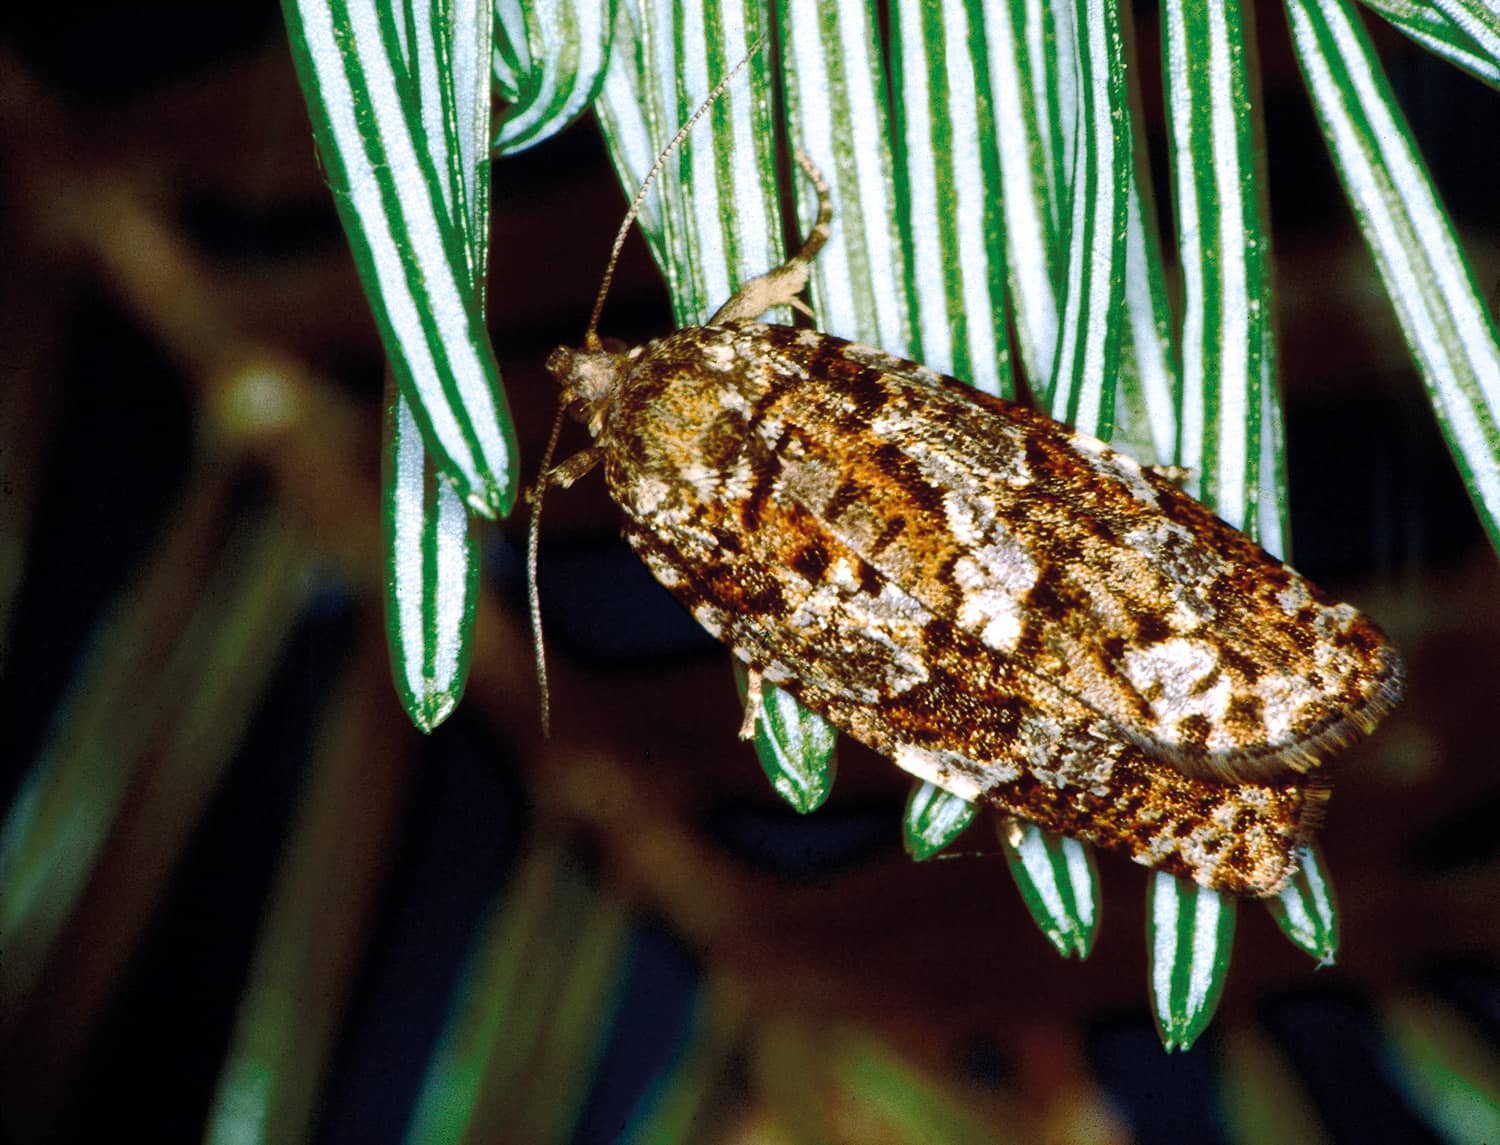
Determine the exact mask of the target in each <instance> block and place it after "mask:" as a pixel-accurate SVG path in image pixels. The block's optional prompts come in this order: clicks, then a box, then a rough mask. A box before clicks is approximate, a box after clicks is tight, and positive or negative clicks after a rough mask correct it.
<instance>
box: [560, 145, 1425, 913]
mask: <svg viewBox="0 0 1500 1145" xmlns="http://www.w3.org/2000/svg"><path fill="white" fill-rule="evenodd" d="M798 162H799V163H800V164H801V165H802V166H803V168H804V170H805V171H806V172H807V174H808V176H809V177H810V178H811V180H812V182H813V184H814V185H815V186H816V187H817V189H818V194H819V215H818V220H817V222H816V224H815V225H814V227H813V228H812V230H811V232H810V233H809V236H808V238H807V240H806V243H805V245H804V246H803V248H802V250H801V251H800V252H799V253H798V254H797V256H796V257H794V258H792V259H790V260H789V261H788V262H787V263H786V264H784V265H783V266H781V267H778V268H776V269H775V270H772V271H771V272H770V273H768V274H766V275H763V276H762V277H760V278H756V279H753V280H751V281H750V282H747V283H745V284H744V285H743V286H742V287H741V288H740V289H739V290H738V291H737V292H736V293H735V294H734V295H733V297H731V298H730V299H729V300H728V301H727V302H726V303H725V304H724V305H723V307H721V308H720V310H719V311H718V312H717V313H716V314H715V315H714V316H713V317H712V318H711V319H710V320H709V322H708V324H707V325H705V326H702V327H698V328H693V329H686V330H679V331H678V332H677V333H675V334H672V335H669V336H668V337H665V338H661V339H658V340H656V341H653V342H649V343H647V344H646V345H644V346H638V347H635V348H633V349H629V350H626V351H624V352H622V353H615V352H611V351H608V350H605V349H604V348H602V345H601V344H600V343H599V340H598V338H597V336H596V335H595V334H594V333H593V325H592V324H591V326H590V333H589V337H588V341H587V348H585V349H583V350H570V349H558V350H556V351H555V352H554V353H553V355H552V357H551V358H550V359H549V361H548V369H549V370H550V371H551V372H552V373H553V374H554V375H555V376H556V378H557V380H558V382H559V383H560V384H561V386H562V402H563V404H564V406H565V408H566V409H567V411H568V412H569V413H570V414H571V415H572V416H573V417H574V418H576V419H577V420H579V421H581V422H582V423H583V424H584V425H585V426H586V427H587V429H588V431H589V433H590V434H591V435H592V438H593V442H592V444H591V445H590V446H588V447H587V448H585V449H584V450H583V451H581V452H579V453H577V454H575V455H574V456H572V457H571V458H569V459H567V460H566V461H564V462H562V463H561V464H559V465H558V466H556V467H555V468H553V469H550V470H548V471H547V472H546V476H545V479H544V484H555V485H559V486H564V487H566V486H568V485H570V484H572V483H573V482H574V481H576V480H577V479H579V478H580V477H582V476H583V475H584V474H586V473H588V472H589V471H590V470H592V469H594V468H595V467H596V466H600V465H602V466H603V469H604V477H605V481H606V482H607V484H608V488H609V493H610V496H611V497H612V498H613V499H614V501H615V503H616V504H617V505H618V506H619V507H620V509H621V510H622V511H623V513H624V534H625V537H626V539H627V540H628V542H629V543H630V545H631V547H632V548H633V549H634V550H635V551H636V552H637V553H638V554H639V555H640V557H641V558H642V560H644V561H645V563H646V564H647V566H648V567H649V568H650V569H651V571H652V573H653V574H654V575H655V576H656V578H657V580H659V581H660V582H661V583H662V584H663V585H665V586H666V587H667V588H668V589H669V590H670V591H671V592H672V593H673V594H674V595H675V596H676V597H677V598H678V599H679V600H680V601H682V603H683V604H684V605H686V606H687V607H688V609H689V610H691V612H692V614H693V615H694V616H695V617H696V618H697V619H698V621H699V622H700V623H701V624H702V625H703V626H704V627H705V628H706V629H708V631H709V632H711V633H712V634H713V635H714V636H716V637H717V638H718V639H720V640H721V641H723V642H724V643H725V644H727V645H728V646H729V647H730V649H731V650H732V651H733V653H734V655H735V656H737V657H738V658H739V659H740V660H741V661H743V662H744V663H745V664H746V665H747V666H748V668H749V672H750V677H751V688H750V698H749V701H748V707H747V712H746V726H745V729H744V730H747V731H750V730H753V728H754V720H755V718H756V713H757V712H758V710H759V685H760V681H761V680H762V679H764V680H767V681H770V682H772V683H774V684H776V685H778V686H780V687H782V688H785V689H787V690H788V691H790V692H791V693H792V694H793V695H795V696H796V697H797V698H798V700H800V701H801V702H802V703H803V704H804V705H806V706H807V707H809V708H811V709H812V710H814V711H816V712H818V713H820V714H821V715H823V716H824V717H825V718H826V719H828V720H829V721H830V722H831V723H832V724H834V725H835V726H837V727H838V728H840V729H842V730H843V731H845V732H846V733H848V734H849V735H851V736H853V737H854V738H855V739H857V740H859V741H860V742H862V743H864V744H867V745H868V746H869V747H871V748H873V749H874V750H876V751H877V752H879V753H881V754H882V755H885V756H887V757H889V758H890V759H891V760H893V761H894V762H895V763H896V764H897V765H898V766H899V767H901V768H903V769H904V770H906V771H908V772H910V773H911V774H913V775H916V776H919V777H921V778H923V779H926V780H930V781H931V782H933V783H934V784H936V785H937V786H939V787H941V788H943V789H944V790H946V791H949V792H952V793H954V794H955V795H958V796H961V797H963V798H965V799H969V800H975V801H980V802H984V803H989V804H991V805H993V806H995V807H997V808H999V809H1001V810H1002V811H1004V812H1006V813H1007V814H1011V815H1016V816H1020V817H1022V818H1025V819H1029V820H1031V821H1033V822H1035V823H1037V824H1038V825H1040V826H1041V827H1043V828H1045V829H1047V830H1049V831H1053V832H1057V833H1060V834H1065V835H1072V836H1076V837H1078V838H1081V839H1085V840H1088V841H1090V842H1092V843H1095V844H1097V845H1099V846H1101V847H1104V848H1105V849H1107V850H1112V851H1117V852H1121V853H1123V854H1125V855H1128V856H1129V857H1130V858H1132V859H1134V860H1135V861H1136V862H1139V863H1142V864H1145V865H1147V866H1150V867H1154V868H1158V869H1161V870H1164V871H1168V872H1170V873H1172V874H1175V875H1181V876H1185V877H1188V878H1191V879H1193V880H1195V881H1197V882H1198V883H1201V884H1202V885H1204V886H1207V887H1212V888H1214V889H1216V890H1221V891H1226V892H1229V893H1232V894H1240V895H1256V896H1263V895H1269V894H1274V893H1275V892H1276V891H1278V890H1279V889H1281V888H1282V887H1283V886H1284V885H1285V884H1286V882H1287V881H1288V880H1289V879H1290V878H1291V876H1292V875H1293V874H1294V873H1295V871H1296V869H1297V852H1298V849H1299V847H1300V846H1301V845H1302V844H1303V843H1304V842H1305V841H1306V838H1307V836H1308V833H1309V832H1310V830H1311V829H1312V828H1313V827H1314V826H1315V825H1316V824H1317V823H1318V821H1319V819H1320V816H1321V814H1322V810H1323V807H1324V804H1325V802H1326V800H1327V798H1328V793H1329V787H1328V782H1327V779H1326V772H1325V770H1324V768H1323V765H1324V764H1325V763H1326V762H1327V760H1328V758H1329V757H1330V756H1331V755H1332V754H1333V753H1334V752H1336V751H1337V750H1338V749H1339V748H1341V747H1344V746H1346V745H1347V744H1349V743H1350V742H1351V741H1352V740H1354V739H1355V738H1357V737H1358V736H1361V735H1364V734H1368V733H1369V732H1370V731H1371V730H1372V729H1373V728H1374V727H1375V725H1376V724H1377V723H1378V722H1379V721H1380V720H1381V718H1382V717H1384V716H1385V714H1386V713H1387V712H1389V711H1390V710H1391V708H1392V707H1393V706H1394V705H1395V704H1396V703H1397V701H1398V700H1399V699H1400V697H1401V692H1402V665H1401V660H1400V658H1399V656H1398V655H1397V653H1396V651H1395V650H1394V648H1393V647H1392V646H1391V644H1390V643H1389V641H1388V640H1387V639H1386V637H1385V636H1384V635H1383V634H1382V633H1381V631H1380V630H1379V629H1378V628H1377V627H1376V626H1375V625H1374V624H1373V623H1372V622H1371V621H1370V620H1368V619H1367V618H1366V617H1364V616H1363V615H1362V614H1360V613H1359V612H1358V611H1357V610H1355V609H1354V608H1353V607H1351V606H1350V605H1347V604H1342V603H1339V602H1337V601H1335V600H1333V599H1331V598H1330V597H1329V596H1327V595H1326V594H1325V593H1323V592H1322V591H1321V590H1319V589H1318V588H1317V587H1315V586H1314V585H1312V584H1310V583H1308V582H1307V581H1306V580H1304V579H1303V578H1302V577H1301V576H1299V575H1298V574H1297V573H1295V572H1293V571H1292V570H1291V569H1289V568H1288V567H1286V566H1285V565H1284V564H1282V563H1281V562H1280V561H1277V560H1276V559H1275V558H1273V557H1271V556H1270V555H1268V554H1267V553H1265V552H1264V551H1263V550H1261V549H1260V548H1259V547H1258V546H1257V545H1255V544H1254V543H1253V542H1252V541H1251V540H1249V539H1248V538H1247V537H1245V536H1244V535H1243V534H1241V533H1239V532H1238V531H1236V530H1235V529H1233V528H1231V527H1230V526H1229V525H1227V524H1226V523H1224V522H1223V521H1221V520H1219V519H1218V518H1217V517H1215V516H1214V515H1213V514H1212V513H1210V512H1209V511H1208V510H1207V509H1206V508H1204V507H1203V506H1202V505H1201V504H1200V503H1199V502H1197V501H1196V500H1194V499H1193V498H1192V497H1190V496H1189V495H1187V494H1186V493H1184V492H1183V491H1182V490H1181V489H1179V488H1178V487H1177V486H1176V485H1175V484H1174V483H1173V482H1171V481H1170V480H1167V479H1166V477H1164V476H1163V475H1161V474H1160V473H1158V472H1157V471H1154V470H1152V469H1149V468H1143V467H1142V466H1140V465H1138V464H1137V463H1136V462H1135V461H1133V460H1131V459H1130V458H1129V457H1126V456H1124V455H1123V454H1120V453H1117V452H1115V451H1114V450H1112V449H1110V448H1109V447H1108V446H1106V445H1104V444H1103V443H1102V442H1099V441H1096V440H1094V439H1092V438H1089V437H1086V436H1084V435H1081V434H1077V433H1074V432H1072V431H1070V430H1069V429H1067V428H1066V427H1064V426H1062V425H1060V424H1058V423H1056V422H1054V421H1052V420H1050V419H1049V418H1047V417H1044V416H1042V415H1041V414H1038V413H1036V412H1034V411H1032V410H1030V409H1028V408H1025V407H1024V406H1021V405H1018V404H1015V403H1011V402H1007V401H1002V400H999V399H996V398H991V397H988V396H986V395H984V394H981V393H978V392H976V391H974V390H973V389H971V388H969V387H967V386H965V385H963V384H962V383H960V382H957V381H955V380H954V379H952V378H947V377H944V376H942V375H940V374H937V373H935V372H934V371H932V370H929V369H927V368H926V367H924V366H921V365H918V364H916V363H913V362H908V361H903V360H901V359H899V358H896V357H893V356H891V355H889V354H885V353H882V352H880V351H878V350H873V349H870V348H867V347H864V346H859V345H855V344H852V343H849V342H845V341H843V340H841V339H838V338H834V337H830V336H828V335H825V334H820V333H817V332H815V331H813V330H808V329H794V328H791V327H785V326H772V325H764V324H761V323H759V322H757V321H755V319H757V318H759V317H760V316H761V315H762V314H763V313H765V311H767V310H768V309H770V308H772V307H774V306H778V305H782V304H789V303H790V304H794V305H796V304H798V295H799V293H800V291H801V290H802V289H803V287H804V286H805V284H806V281H807V278H808V271H809V267H810V263H811V260H812V259H813V258H814V257H815V255H816V254H817V252H818V250H819V248H820V247H821V246H822V244H823V242H824V241H825V239H826V237H827V234H828V226H829V222H830V219H831V208H830V204H829V198H828V193H827V189H826V188H825V187H824V186H823V183H822V180H821V178H820V177H819V176H818V173H817V171H816V169H815V168H814V167H813V166H812V164H811V163H810V162H809V161H807V160H806V158H805V157H803V156H800V155H799V156H798ZM596 318H597V308H596Z"/></svg>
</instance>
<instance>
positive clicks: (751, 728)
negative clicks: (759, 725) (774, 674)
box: [740, 668, 764, 739]
mask: <svg viewBox="0 0 1500 1145" xmlns="http://www.w3.org/2000/svg"><path fill="white" fill-rule="evenodd" d="M763 693H764V688H763V687H762V686H761V675H760V669H759V668H747V669H746V670H745V718H744V719H743V720H741V721H740V739H754V738H755V721H756V720H758V719H760V705H761V699H762V697H763Z"/></svg>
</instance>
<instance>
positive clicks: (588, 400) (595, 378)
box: [547, 346, 624, 437]
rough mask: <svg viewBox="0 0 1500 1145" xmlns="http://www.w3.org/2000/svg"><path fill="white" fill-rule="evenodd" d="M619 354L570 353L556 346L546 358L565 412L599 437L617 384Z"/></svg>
mask: <svg viewBox="0 0 1500 1145" xmlns="http://www.w3.org/2000/svg"><path fill="white" fill-rule="evenodd" d="M623 358H624V355H623V354H612V353H610V352H609V351H608V350H571V349H569V348H568V347H566V346H559V347H558V348H557V349H555V350H553V351H552V353H551V354H550V355H549V356H548V358H547V369H548V371H549V372H550V373H551V374H552V376H553V377H555V378H556V379H557V381H558V384H559V385H561V386H562V389H563V393H562V397H563V401H564V402H565V403H567V405H568V409H569V413H570V414H571V415H572V416H573V417H574V418H576V419H577V420H578V421H581V422H583V423H584V424H585V425H586V426H588V429H589V432H590V433H591V434H593V435H594V436H596V437H597V436H598V435H599V431H600V429H601V428H602V426H603V419H604V409H605V407H606V406H607V405H608V403H609V399H610V398H611V397H612V396H613V394H614V392H615V390H616V389H617V388H618V386H619V384H620V375H621V372H622V370H623Z"/></svg>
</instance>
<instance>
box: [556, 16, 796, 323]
mask: <svg viewBox="0 0 1500 1145" xmlns="http://www.w3.org/2000/svg"><path fill="white" fill-rule="evenodd" d="M769 36H770V33H769V32H762V33H761V34H760V37H759V38H758V39H757V40H756V41H755V43H753V44H751V45H750V50H749V51H748V52H746V53H745V54H744V56H742V57H741V58H740V62H739V63H737V64H735V65H734V67H732V68H730V69H729V71H727V72H725V73H724V77H723V78H722V79H720V80H719V82H718V83H716V84H715V85H714V88H713V90H712V91H711V92H709V93H708V96H707V97H706V98H705V99H704V101H703V102H702V103H700V104H699V105H698V110H696V111H695V112H693V114H692V115H690V116H688V117H687V121H686V122H685V123H684V124H683V125H682V126H681V127H679V128H678V129H677V134H676V135H674V136H672V138H671V139H670V140H668V141H667V145H666V146H665V147H663V148H662V149H661V154H660V155H658V156H657V157H656V162H655V163H653V164H651V170H649V171H647V172H646V177H645V178H644V179H642V180H641V186H640V190H638V191H636V193H635V198H634V199H633V200H631V203H630V209H629V210H628V211H626V212H625V221H624V222H622V223H621V224H620V230H619V233H618V234H616V235H615V245H614V246H613V247H611V248H610V251H609V261H608V262H606V263H605V264H604V281H603V282H602V283H600V284H599V297H598V298H596V299H595V300H594V312H593V313H592V314H590V315H589V326H588V329H587V330H586V331H584V335H583V344H584V346H585V347H586V348H587V349H589V350H599V349H601V348H602V346H601V344H600V342H599V317H600V315H601V314H603V312H604V299H605V296H606V295H608V294H609V286H610V281H611V280H612V279H613V278H614V274H615V264H616V263H617V262H619V261H620V251H621V250H623V249H624V247H625V236H626V235H627V234H629V233H630V224H631V223H633V222H635V217H636V216H637V215H638V214H640V213H641V204H642V203H644V202H645V201H646V192H648V191H650V190H651V184H652V183H654V182H656V177H657V176H658V175H660V174H661V170H662V168H663V167H665V166H666V165H667V160H668V159H669V158H671V155H672V152H674V151H676V150H677V148H678V146H679V145H680V144H681V143H682V141H683V140H684V139H686V138H687V136H688V132H690V131H692V129H693V125H694V124H696V123H697V122H698V121H699V120H700V119H702V118H703V117H704V115H706V114H707V113H708V109H709V108H710V107H712V106H713V105H714V103H715V101H716V100H718V98H719V97H720V96H721V95H723V94H724V90H725V89H726V88H727V87H728V86H729V85H730V84H731V83H733V82H734V79H735V77H736V76H738V75H739V74H740V72H742V71H744V70H745V65H747V64H748V63H749V62H750V61H751V60H753V59H754V58H755V56H756V53H757V52H759V51H760V50H761V48H763V47H764V46H765V43H766V40H767V38H768V37H769Z"/></svg>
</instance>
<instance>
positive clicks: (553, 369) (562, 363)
mask: <svg viewBox="0 0 1500 1145" xmlns="http://www.w3.org/2000/svg"><path fill="white" fill-rule="evenodd" d="M572 369H573V351H572V350H570V349H568V348H567V347H566V346H559V347H558V348H557V349H555V350H553V351H552V353H550V354H548V355H547V372H548V373H549V374H551V375H552V376H553V377H554V378H556V379H557V380H558V381H559V382H563V383H564V384H566V382H567V376H568V374H569V373H571V372H572Z"/></svg>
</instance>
